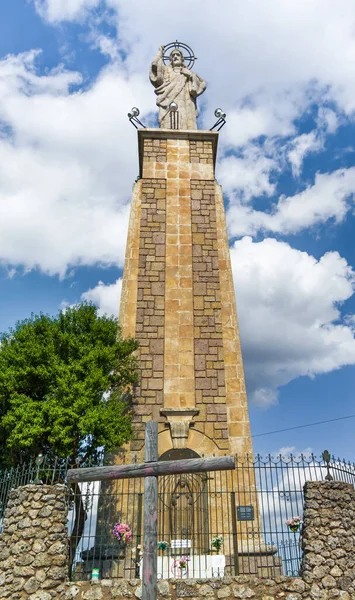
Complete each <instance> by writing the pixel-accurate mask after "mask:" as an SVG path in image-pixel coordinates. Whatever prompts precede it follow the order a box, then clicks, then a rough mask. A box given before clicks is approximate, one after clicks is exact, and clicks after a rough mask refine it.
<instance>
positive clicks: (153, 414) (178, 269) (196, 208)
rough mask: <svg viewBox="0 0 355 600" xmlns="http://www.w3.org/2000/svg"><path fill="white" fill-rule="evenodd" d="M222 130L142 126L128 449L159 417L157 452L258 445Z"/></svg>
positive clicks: (126, 330) (127, 324)
mask: <svg viewBox="0 0 355 600" xmlns="http://www.w3.org/2000/svg"><path fill="white" fill-rule="evenodd" d="M217 141H218V133H216V132H211V131H197V130H195V131H181V130H180V131H174V130H163V129H141V130H139V131H138V145H139V164H140V177H139V179H138V181H137V182H136V184H135V186H134V189H133V197H132V209H131V219H130V224H129V233H128V240H127V251H126V261H125V268H124V278H123V287H122V298H121V309H120V321H121V324H122V328H123V335H124V336H135V337H136V338H137V339H138V340H139V343H140V351H139V360H140V384H139V387H138V389H137V390H136V399H135V403H136V406H135V418H134V439H133V441H132V442H131V444H130V451H131V456H130V459H131V460H132V454H135V455H136V456H137V458H138V459H139V460H140V459H141V457H142V452H143V444H144V424H145V422H146V421H148V420H150V419H152V418H153V419H155V420H158V421H159V422H160V429H159V454H160V455H161V454H163V453H164V452H166V451H167V450H170V449H172V448H179V449H181V448H188V449H191V450H194V451H196V452H197V453H198V454H199V455H202V454H203V455H206V456H212V455H217V456H218V455H223V454H226V453H227V454H228V453H238V454H244V453H249V454H251V453H252V444H251V437H250V426H249V416H248V407H247V399H246V391H245V382H244V372H243V362H242V355H241V348H240V340H239V332H238V322H237V314H236V304H235V295H234V286H233V278H232V270H231V264H230V256H229V245H228V238H227V231H226V224H225V215H224V206H223V196H222V190H221V188H220V186H219V185H218V183H216V181H215V171H214V167H215V158H216V151H217Z"/></svg>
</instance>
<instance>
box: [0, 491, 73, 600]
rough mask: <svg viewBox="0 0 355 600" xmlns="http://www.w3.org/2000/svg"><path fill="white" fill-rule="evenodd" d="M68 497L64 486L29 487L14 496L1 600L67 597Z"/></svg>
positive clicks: (1, 541)
mask: <svg viewBox="0 0 355 600" xmlns="http://www.w3.org/2000/svg"><path fill="white" fill-rule="evenodd" d="M66 492H67V488H66V487H65V486H63V485H54V486H47V485H26V486H24V487H20V488H17V489H15V490H12V491H11V492H10V498H9V501H8V504H7V508H6V511H5V517H4V522H3V533H2V535H1V536H0V599H1V600H3V599H5V598H9V599H11V600H19V599H22V598H30V600H53V598H58V599H59V598H62V597H64V582H65V581H67V578H68V534H67V529H66V521H67V512H68V507H67V501H66Z"/></svg>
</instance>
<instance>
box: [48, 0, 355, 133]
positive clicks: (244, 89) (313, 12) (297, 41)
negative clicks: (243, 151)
mask: <svg viewBox="0 0 355 600" xmlns="http://www.w3.org/2000/svg"><path fill="white" fill-rule="evenodd" d="M99 4H100V2H99V0H65V1H63V0H36V6H37V9H38V10H39V11H40V13H41V14H42V16H43V17H44V18H46V19H47V20H48V21H50V22H52V23H54V22H57V21H59V20H61V19H62V20H68V19H72V20H78V19H82V18H83V16H84V15H87V16H88V18H90V14H94V18H95V17H96V11H93V13H90V9H92V8H93V7H95V8H98V7H99ZM103 6H104V10H105V9H111V11H112V10H113V11H114V12H115V13H116V25H117V30H118V38H119V40H120V43H121V45H122V46H124V47H125V48H126V49H129V58H128V64H129V66H130V68H131V69H132V70H133V71H135V72H136V71H137V69H138V70H141V71H143V70H146V68H147V64H148V61H149V59H150V58H152V52H153V50H154V49H156V48H157V47H158V46H159V45H160V44H161V43H167V42H168V41H169V40H175V39H176V36H177V35H178V36H179V38H181V39H182V40H183V41H186V42H187V43H190V44H191V45H192V46H193V47H194V49H195V50H196V52H198V56H199V62H198V69H199V71H200V72H201V74H204V75H205V76H206V78H207V79H208V81H209V83H210V88H211V93H210V97H209V99H208V100H207V102H208V103H209V105H210V106H212V107H215V106H216V105H217V104H220V103H223V105H224V106H223V107H224V108H225V109H226V108H227V109H228V111H230V109H231V108H233V107H238V104H239V101H240V99H242V98H245V97H248V99H249V100H252V111H251V113H253V112H255V115H252V114H251V117H253V116H255V117H256V118H255V119H254V118H250V119H249V118H248V112H247V111H245V110H244V117H245V118H244V119H241V121H240V125H241V126H242V127H243V125H244V123H246V125H247V129H248V128H249V129H250V134H251V135H260V134H262V133H263V132H264V133H268V132H270V130H272V129H275V128H276V129H278V130H279V131H282V130H283V131H286V130H289V127H290V119H291V120H292V118H293V117H294V115H295V114H297V113H298V110H299V102H301V103H302V102H305V103H308V102H309V101H310V100H311V101H312V98H311V97H309V89H310V88H311V89H312V90H318V91H320V90H322V92H323V93H324V94H325V96H326V99H327V100H332V99H333V100H335V101H338V102H340V103H341V104H342V106H343V107H344V109H345V110H347V111H348V112H351V111H352V110H353V109H354V107H355V100H354V98H355V95H354V88H355V83H354V78H353V76H352V74H353V64H354V59H355V39H354V36H353V29H354V22H355V15H354V10H353V2H352V0H339V1H338V2H337V3H336V4H335V3H334V2H333V0H311V1H310V2H284V3H280V2H279V0H270V1H269V2H267V3H266V2H265V1H264V0H252V1H251V2H241V1H237V2H236V1H235V0H220V2H219V4H218V6H216V2H215V0H194V1H193V2H191V0H180V2H179V5H178V7H177V6H176V5H174V4H172V3H165V4H164V6H162V4H161V2H160V0H150V2H141V0H105V2H104V3H103ZM187 16H188V18H187ZM226 16H227V18H226ZM109 18H110V20H111V21H112V14H110V15H109ZM162 19H163V22H164V29H163V30H162ZM216 22H218V23H219V22H220V26H219V27H217V28H216ZM305 86H306V87H305ZM306 88H307V90H308V91H306ZM255 96H258V97H259V99H261V98H262V102H257V103H255V102H253V101H254V100H255ZM276 100H278V102H276ZM263 107H264V110H263ZM240 108H241V107H240V106H239V107H238V111H237V115H238V114H239V112H240ZM240 114H241V113H240ZM231 116H232V115H231ZM256 123H259V125H256ZM281 124H282V125H281ZM251 129H254V132H252V131H251ZM234 133H235V134H238V131H235V132H234ZM233 139H234V138H233Z"/></svg>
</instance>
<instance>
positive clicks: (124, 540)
mask: <svg viewBox="0 0 355 600" xmlns="http://www.w3.org/2000/svg"><path fill="white" fill-rule="evenodd" d="M112 533H113V535H114V536H115V538H116V539H117V540H118V541H119V542H121V544H129V542H131V541H132V537H133V533H132V531H131V529H130V527H129V525H126V523H116V525H115V526H114V528H113V530H112Z"/></svg>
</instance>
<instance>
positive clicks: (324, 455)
mask: <svg viewBox="0 0 355 600" xmlns="http://www.w3.org/2000/svg"><path fill="white" fill-rule="evenodd" d="M322 458H323V460H324V462H325V464H326V469H327V474H326V476H325V480H326V481H333V477H332V476H331V474H330V467H329V463H330V458H331V457H330V454H329V452H328V450H324V452H322Z"/></svg>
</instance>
